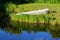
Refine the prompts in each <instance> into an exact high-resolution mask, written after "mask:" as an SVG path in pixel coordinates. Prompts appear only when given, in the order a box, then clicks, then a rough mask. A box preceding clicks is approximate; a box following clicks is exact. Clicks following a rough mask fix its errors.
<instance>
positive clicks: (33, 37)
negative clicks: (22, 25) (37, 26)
mask: <svg viewBox="0 0 60 40" xmlns="http://www.w3.org/2000/svg"><path fill="white" fill-rule="evenodd" d="M0 40H60V39H54V38H52V36H51V35H50V34H49V33H48V32H33V31H31V32H30V33H28V32H27V31H22V32H21V33H20V34H10V33H8V32H4V31H2V30H1V29H0Z"/></svg>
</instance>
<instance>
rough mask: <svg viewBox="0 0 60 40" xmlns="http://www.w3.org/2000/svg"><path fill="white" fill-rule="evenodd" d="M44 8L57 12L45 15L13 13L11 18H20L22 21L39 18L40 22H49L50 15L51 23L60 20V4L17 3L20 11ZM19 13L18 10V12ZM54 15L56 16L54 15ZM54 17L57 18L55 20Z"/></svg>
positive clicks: (33, 20)
mask: <svg viewBox="0 0 60 40" xmlns="http://www.w3.org/2000/svg"><path fill="white" fill-rule="evenodd" d="M44 8H49V9H50V11H56V13H50V14H49V15H48V14H44V15H37V16H32V15H19V16H17V15H15V14H11V15H10V16H11V20H19V21H21V22H23V21H26V22H36V21H37V19H36V17H37V18H38V20H39V22H42V23H43V22H47V21H48V17H50V19H49V20H50V23H52V24H55V23H56V22H58V23H59V22H60V4H44V3H42V4H40V3H32V4H23V5H17V10H16V9H15V10H16V11H19V12H26V11H33V10H40V9H44ZM17 13H18V12H17ZM52 15H54V16H52ZM53 18H56V20H53Z"/></svg>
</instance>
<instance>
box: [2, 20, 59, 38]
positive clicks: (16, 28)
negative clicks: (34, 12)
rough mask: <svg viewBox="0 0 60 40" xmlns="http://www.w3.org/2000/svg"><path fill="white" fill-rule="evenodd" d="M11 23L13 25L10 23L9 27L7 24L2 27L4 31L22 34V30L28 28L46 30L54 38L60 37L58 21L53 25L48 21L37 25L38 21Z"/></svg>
mask: <svg viewBox="0 0 60 40" xmlns="http://www.w3.org/2000/svg"><path fill="white" fill-rule="evenodd" d="M8 24H9V23H8ZM10 24H12V25H9V26H8V27H7V26H6V27H4V28H2V29H3V30H4V31H7V32H10V33H17V34H20V33H21V31H22V30H26V31H27V32H30V31H34V32H37V31H46V32H49V33H51V34H52V36H53V37H54V38H55V37H56V38H57V37H60V25H59V24H57V23H56V24H55V25H52V24H49V25H48V23H38V24H40V25H39V26H37V24H36V23H27V22H19V21H12V22H10ZM28 24H29V25H28Z"/></svg>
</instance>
